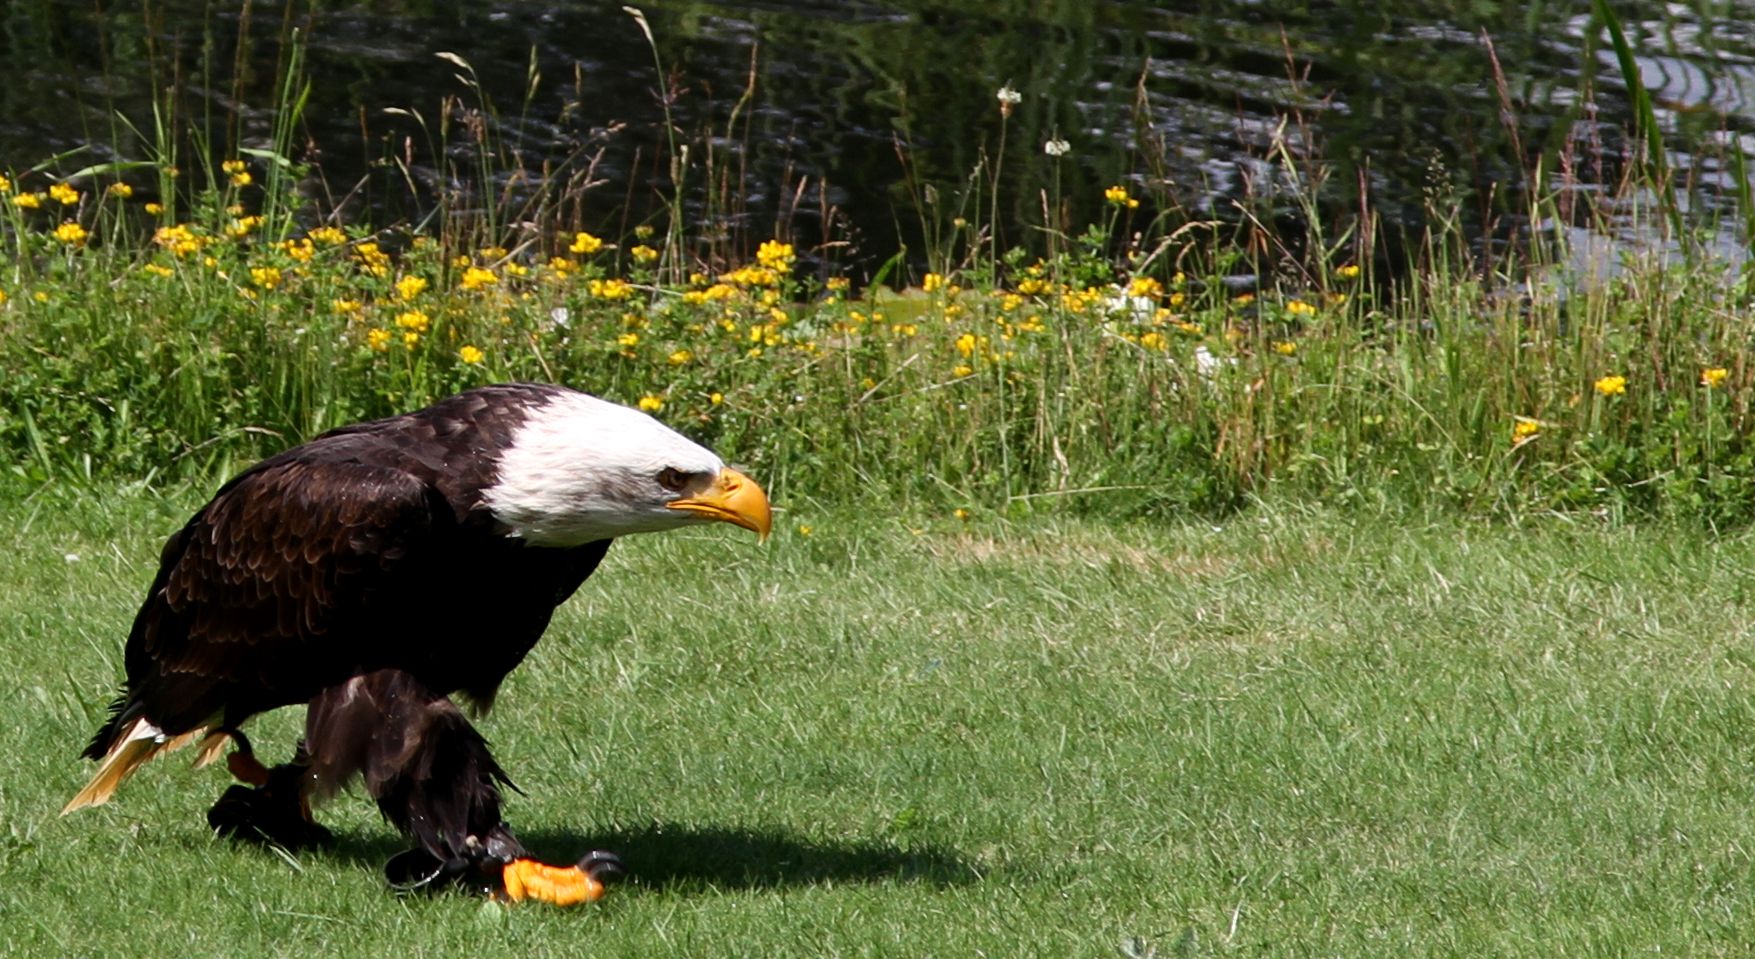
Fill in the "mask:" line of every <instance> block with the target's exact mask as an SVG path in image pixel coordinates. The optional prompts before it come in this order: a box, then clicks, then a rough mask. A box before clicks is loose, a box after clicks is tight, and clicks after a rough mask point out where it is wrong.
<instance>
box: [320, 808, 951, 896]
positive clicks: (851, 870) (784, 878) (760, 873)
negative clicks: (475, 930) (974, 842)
mask: <svg viewBox="0 0 1755 959" xmlns="http://www.w3.org/2000/svg"><path fill="white" fill-rule="evenodd" d="M518 838H519V840H520V841H521V842H523V843H524V846H525V848H527V849H529V850H530V852H531V854H532V855H534V856H536V857H537V858H539V859H542V860H543V861H545V862H551V863H556V864H563V863H568V862H571V861H573V860H575V859H577V858H578V857H580V856H583V855H584V854H586V853H588V852H590V851H592V850H594V849H604V850H608V851H610V852H613V853H615V854H616V855H618V856H620V857H621V859H622V861H623V862H624V863H625V864H626V865H627V868H628V877H627V879H626V880H625V882H626V883H627V884H628V885H631V886H633V887H636V888H645V889H652V890H660V889H683V890H687V889H696V888H699V889H773V888H783V887H791V886H814V885H835V884H841V883H881V882H901V883H910V882H916V883H927V884H930V885H935V886H956V885H964V884H967V883H972V882H975V881H976V880H978V879H979V878H980V874H979V872H977V870H976V869H975V868H974V867H973V866H971V865H969V864H968V863H967V862H965V861H964V860H963V859H962V858H961V857H960V856H958V855H957V854H956V853H955V852H954V851H951V850H947V849H944V848H941V847H938V846H935V845H931V844H914V843H910V844H907V845H898V844H894V843H889V842H884V841H878V840H866V841H854V842H822V841H817V840H812V839H805V838H802V837H799V836H795V835H791V834H789V833H787V832H785V831H783V830H778V829H763V830H751V829H733V828H726V827H719V826H682V825H674V824H666V825H663V826H647V827H640V828H634V829H625V830H619V831H608V832H593V833H577V832H568V831H558V830H543V829H532V830H520V831H519V833H518ZM335 840H336V841H335V844H334V845H333V846H331V847H329V848H328V849H327V850H325V851H324V852H322V853H321V855H324V856H332V857H335V858H337V859H343V860H352V861H358V862H361V863H365V864H370V865H371V866H372V867H374V868H378V867H382V866H383V864H384V863H385V862H386V861H388V860H389V858H390V857H391V856H393V855H395V854H397V853H398V852H401V851H402V850H403V849H404V848H406V845H405V844H404V843H402V842H399V841H397V840H394V839H391V838H389V837H384V836H370V837H367V836H359V835H348V834H345V833H344V834H340V835H337V836H336V837H335Z"/></svg>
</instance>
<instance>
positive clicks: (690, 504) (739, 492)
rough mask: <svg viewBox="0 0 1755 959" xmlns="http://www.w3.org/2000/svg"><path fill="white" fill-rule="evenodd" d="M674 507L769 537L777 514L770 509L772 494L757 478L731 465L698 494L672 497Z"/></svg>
mask: <svg viewBox="0 0 1755 959" xmlns="http://www.w3.org/2000/svg"><path fill="white" fill-rule="evenodd" d="M669 506H670V508H671V509H680V510H687V511H688V512H691V513H697V514H699V515H701V516H704V517H706V518H708V519H716V520H721V521H724V522H727V523H732V524H734V525H737V526H742V527H743V528H744V529H747V530H751V531H753V532H754V533H755V534H756V535H757V536H760V537H761V538H762V539H767V538H768V531H769V530H770V529H772V528H773V526H774V522H773V518H772V517H771V516H770V515H769V512H768V494H766V493H764V492H762V488H761V487H760V486H757V485H756V481H755V480H752V479H750V478H749V477H747V476H745V475H743V474H742V473H739V472H738V471H737V470H734V469H732V468H730V467H726V468H725V469H723V470H721V471H720V472H719V476H718V478H716V479H714V480H713V485H711V486H709V487H707V488H706V489H704V490H702V491H701V492H700V493H697V494H696V495H694V496H685V497H683V498H682V499H678V500H672V501H671V502H670V504H669Z"/></svg>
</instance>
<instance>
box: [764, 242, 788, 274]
mask: <svg viewBox="0 0 1755 959" xmlns="http://www.w3.org/2000/svg"><path fill="white" fill-rule="evenodd" d="M756 262H757V263H760V264H761V265H763V266H765V267H767V268H768V269H770V270H775V271H783V270H785V269H787V268H788V267H790V266H791V265H792V244H790V243H781V242H780V241H779V240H764V241H763V242H762V245H761V247H760V248H758V249H757V250H756Z"/></svg>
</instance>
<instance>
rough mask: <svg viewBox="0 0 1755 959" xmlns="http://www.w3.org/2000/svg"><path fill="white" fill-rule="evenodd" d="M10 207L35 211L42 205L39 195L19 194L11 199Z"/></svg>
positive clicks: (40, 195)
mask: <svg viewBox="0 0 1755 959" xmlns="http://www.w3.org/2000/svg"><path fill="white" fill-rule="evenodd" d="M12 205H13V206H15V207H18V208H19V209H20V210H35V209H37V208H38V207H40V206H42V205H43V195H42V194H41V193H20V194H18V195H17V196H15V197H13V198H12Z"/></svg>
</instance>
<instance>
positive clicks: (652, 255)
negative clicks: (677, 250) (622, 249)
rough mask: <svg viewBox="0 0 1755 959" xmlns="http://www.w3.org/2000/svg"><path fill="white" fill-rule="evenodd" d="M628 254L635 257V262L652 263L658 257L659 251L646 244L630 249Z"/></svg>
mask: <svg viewBox="0 0 1755 959" xmlns="http://www.w3.org/2000/svg"><path fill="white" fill-rule="evenodd" d="M628 255H629V256H631V257H633V258H634V262H635V263H651V262H652V261H653V260H656V259H658V251H657V250H654V249H652V248H651V247H649V246H646V245H644V244H641V245H640V246H636V247H634V248H633V249H631V250H629V251H628Z"/></svg>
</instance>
